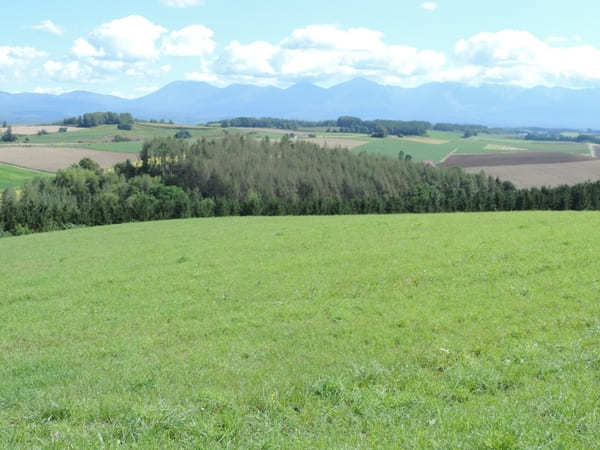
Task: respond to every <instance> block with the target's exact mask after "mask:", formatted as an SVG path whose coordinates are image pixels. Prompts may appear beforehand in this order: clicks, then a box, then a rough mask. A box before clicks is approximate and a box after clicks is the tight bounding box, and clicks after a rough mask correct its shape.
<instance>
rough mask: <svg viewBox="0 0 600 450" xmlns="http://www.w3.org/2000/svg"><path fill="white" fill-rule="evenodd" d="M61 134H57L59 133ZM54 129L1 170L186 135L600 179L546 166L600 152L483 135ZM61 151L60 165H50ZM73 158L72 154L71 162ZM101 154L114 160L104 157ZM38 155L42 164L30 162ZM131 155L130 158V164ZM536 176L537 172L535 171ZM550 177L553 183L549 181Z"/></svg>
mask: <svg viewBox="0 0 600 450" xmlns="http://www.w3.org/2000/svg"><path fill="white" fill-rule="evenodd" d="M42 128H43V129H45V130H47V131H50V132H49V133H47V134H36V132H37V131H39V130H40V129H42ZM54 128H57V127H54ZM54 128H53V127H49V126H44V127H31V126H30V127H19V126H15V127H14V130H15V132H18V131H19V130H20V131H22V132H23V133H24V134H23V135H21V137H20V139H19V142H18V143H16V145H15V144H11V145H8V146H7V145H6V144H4V145H1V144H0V163H1V162H4V163H9V164H15V165H19V166H23V167H28V168H32V169H38V170H50V171H56V170H58V169H60V168H64V167H66V166H65V164H67V165H70V164H72V163H73V162H77V161H76V160H78V158H80V157H81V155H86V156H90V157H92V158H94V159H98V160H99V161H98V162H100V163H101V165H102V166H103V167H108V166H109V165H110V164H112V163H114V162H120V161H123V160H125V159H127V158H130V159H135V157H136V155H138V154H139V152H140V151H141V149H142V146H143V144H144V142H146V141H148V140H150V139H152V138H154V137H168V136H173V135H174V134H175V133H176V132H177V131H178V130H181V129H185V130H188V131H189V133H190V135H191V138H192V139H199V138H202V137H213V138H214V137H217V138H218V137H223V136H225V135H227V134H242V135H245V136H248V137H251V138H254V139H262V138H265V137H268V138H269V139H273V140H276V141H277V140H280V139H282V137H283V136H284V135H290V136H292V139H296V140H306V141H309V142H312V143H315V144H318V145H320V146H323V147H329V148H333V147H342V148H347V149H349V150H351V151H353V152H356V153H360V152H369V153H378V154H383V155H386V156H390V157H392V158H397V157H398V155H399V154H400V153H401V152H402V153H403V154H404V155H410V156H411V157H412V159H413V160H415V161H428V160H430V161H433V162H435V163H438V164H441V165H444V166H451V167H463V168H468V169H469V171H480V170H484V171H486V172H487V173H488V174H490V175H493V176H496V175H498V174H501V175H502V177H503V179H506V180H509V181H513V182H515V183H516V184H517V185H519V186H530V183H525V184H523V176H524V175H523V174H524V173H526V171H527V168H522V167H521V165H523V164H538V165H539V166H538V167H537V169H536V170H537V172H536V173H537V175H536V177H534V178H531V180H535V182H536V183H540V184H538V185H539V186H541V185H549V186H554V185H557V184H558V183H562V182H567V183H568V184H573V183H576V182H580V181H582V180H583V181H586V180H588V179H589V180H595V179H599V178H600V172H598V171H597V170H596V169H597V165H596V164H592V165H583V164H572V165H569V166H563V167H562V168H561V169H562V170H559V172H560V173H561V174H562V175H557V173H558V172H557V170H558V168H549V169H548V170H546V169H545V168H546V167H547V165H548V164H555V163H567V162H581V161H584V160H591V159H592V158H595V157H596V156H597V155H596V149H595V147H594V146H593V145H592V144H589V145H588V144H585V143H576V142H543V141H531V140H524V139H520V138H518V137H517V136H514V135H501V134H480V135H478V136H474V137H470V138H468V139H463V136H462V134H460V133H454V132H441V131H433V130H430V131H428V133H427V136H407V137H402V138H398V137H395V136H388V137H386V138H374V137H371V136H368V135H366V134H351V133H338V132H328V131H326V130H325V129H321V128H319V129H317V128H315V129H301V130H281V129H271V128H219V127H215V126H180V125H175V124H166V123H148V122H137V123H135V124H134V125H133V127H132V129H131V130H119V129H118V128H117V127H116V125H100V126H97V127H93V128H69V129H68V131H67V132H63V133H60V132H57V130H55V129H54ZM32 146H35V147H37V146H43V147H42V148H43V150H42V149H37V150H36V151H32V152H31V153H30V154H29V155H28V158H27V160H26V161H25V160H24V158H23V154H24V152H22V151H20V150H23V149H25V148H32ZM51 150H52V151H55V152H56V153H55V155H56V162H55V163H53V164H49V163H48V161H49V160H50V159H52V156H48V155H53V154H52V153H48V151H51ZM68 152H71V153H70V155H69V154H68ZM100 152H105V153H114V155H104V156H103V155H101V154H100ZM35 155H39V158H40V159H39V160H31V158H35ZM127 155H129V156H127ZM498 166H502V167H503V168H502V170H500V169H496V170H493V171H491V170H490V169H489V168H490V167H498ZM530 169H531V170H533V168H531V167H530ZM544 173H546V174H547V176H544V175H543V174H544Z"/></svg>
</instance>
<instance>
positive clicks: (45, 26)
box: [28, 20, 65, 36]
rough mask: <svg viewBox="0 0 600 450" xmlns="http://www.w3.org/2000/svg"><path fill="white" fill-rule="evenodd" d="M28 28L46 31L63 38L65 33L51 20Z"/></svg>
mask: <svg viewBox="0 0 600 450" xmlns="http://www.w3.org/2000/svg"><path fill="white" fill-rule="evenodd" d="M28 28H30V29H32V30H40V31H46V32H48V33H52V34H56V35H57V36H61V35H62V34H64V32H65V31H64V30H63V29H62V28H61V27H59V26H58V25H56V24H55V23H53V22H52V21H51V20H43V21H42V22H41V23H39V24H38V25H32V26H30V27H28Z"/></svg>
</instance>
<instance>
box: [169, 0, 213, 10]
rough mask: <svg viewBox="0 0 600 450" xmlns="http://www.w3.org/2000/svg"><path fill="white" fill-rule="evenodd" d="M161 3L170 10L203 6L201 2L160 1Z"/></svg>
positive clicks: (193, 0) (198, 0) (188, 0)
mask: <svg viewBox="0 0 600 450" xmlns="http://www.w3.org/2000/svg"><path fill="white" fill-rule="evenodd" d="M161 3H162V4H163V5H166V6H170V7H172V8H189V7H191V6H201V5H204V2H203V1H202V0H161Z"/></svg>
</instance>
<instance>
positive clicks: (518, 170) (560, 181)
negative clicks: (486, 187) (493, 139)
mask: <svg viewBox="0 0 600 450" xmlns="http://www.w3.org/2000/svg"><path fill="white" fill-rule="evenodd" d="M465 170H466V171H467V172H469V173H478V172H480V171H483V172H484V173H486V174H487V175H489V176H492V177H494V178H495V177H498V178H500V179H501V180H503V181H511V182H512V183H513V184H514V185H515V186H517V187H519V188H531V187H541V186H549V187H555V186H561V185H564V184H566V185H570V186H572V185H574V184H578V183H585V182H586V181H598V180H600V160H597V159H594V160H589V161H578V162H567V163H562V164H522V165H519V166H514V165H508V166H490V167H468V168H466V169H465Z"/></svg>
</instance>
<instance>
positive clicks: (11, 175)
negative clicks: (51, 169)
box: [0, 164, 52, 193]
mask: <svg viewBox="0 0 600 450" xmlns="http://www.w3.org/2000/svg"><path fill="white" fill-rule="evenodd" d="M51 176H52V175H51V174H48V173H44V172H37V171H35V170H27V169H21V168H20V167H12V166H6V165H2V164H0V193H1V191H3V190H4V189H6V188H7V187H18V186H23V185H24V184H25V183H27V182H28V181H31V180H33V179H34V178H38V177H48V178H49V177H51Z"/></svg>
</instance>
